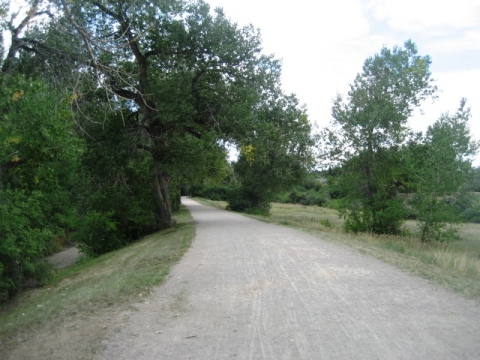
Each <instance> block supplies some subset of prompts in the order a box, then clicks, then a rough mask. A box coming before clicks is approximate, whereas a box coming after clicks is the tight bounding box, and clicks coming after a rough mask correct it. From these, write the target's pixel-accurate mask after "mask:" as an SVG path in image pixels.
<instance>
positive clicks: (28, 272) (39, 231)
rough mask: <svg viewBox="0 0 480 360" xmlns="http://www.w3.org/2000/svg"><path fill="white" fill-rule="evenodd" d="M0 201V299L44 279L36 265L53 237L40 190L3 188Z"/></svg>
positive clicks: (39, 267) (41, 271)
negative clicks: (28, 190)
mask: <svg viewBox="0 0 480 360" xmlns="http://www.w3.org/2000/svg"><path fill="white" fill-rule="evenodd" d="M1 195H2V203H1V205H0V238H1V239H2V241H1V242H0V301H3V300H5V299H7V298H11V297H12V296H13V295H15V294H16V293H17V292H18V291H19V290H20V289H22V288H26V287H30V286H35V285H36V284H40V283H42V282H43V281H44V275H47V272H45V271H43V270H42V267H41V266H38V259H39V258H40V257H41V256H43V254H44V252H45V246H46V243H47V242H48V241H49V240H50V239H51V238H52V237H53V235H54V234H53V233H52V231H51V229H49V228H48V226H47V219H46V217H45V215H44V213H43V211H42V207H41V202H42V201H43V200H44V196H43V194H42V193H41V192H33V193H31V194H27V193H26V192H25V191H12V190H4V191H3V192H2V194H1Z"/></svg>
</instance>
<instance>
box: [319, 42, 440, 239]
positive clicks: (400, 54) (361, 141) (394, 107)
mask: <svg viewBox="0 0 480 360" xmlns="http://www.w3.org/2000/svg"><path fill="white" fill-rule="evenodd" d="M430 62H431V61H430V58H429V57H428V56H420V55H418V54H417V48H416V46H415V44H414V43H413V42H411V41H407V42H405V44H404V48H400V47H394V48H393V49H392V50H390V49H388V48H385V47H384V48H383V49H382V50H381V51H380V53H379V54H376V55H375V56H373V57H370V58H368V59H367V60H366V61H365V63H364V65H363V72H362V73H361V74H358V75H357V77H356V78H355V81H354V83H353V84H352V85H351V86H350V91H349V93H348V98H347V100H346V101H344V99H343V98H342V96H340V95H339V96H338V97H337V98H336V100H335V101H334V105H333V108H332V115H333V121H332V122H331V124H330V126H329V128H328V129H327V130H325V132H324V140H325V144H326V152H325V157H328V159H329V160H330V161H333V162H336V164H337V165H340V166H342V171H341V172H340V176H341V179H340V180H339V181H338V184H337V185H339V186H340V188H339V189H340V190H341V191H342V192H343V193H344V195H345V197H344V201H343V208H342V210H343V211H342V215H343V216H345V218H346V220H347V221H346V227H347V230H353V231H368V232H373V233H397V232H398V231H399V225H400V224H401V222H402V220H403V211H402V203H401V201H400V200H399V199H397V198H396V193H397V189H396V186H397V185H399V184H401V182H400V181H398V180H399V179H398V177H399V175H400V174H399V164H400V162H399V157H398V150H397V149H398V147H399V146H400V145H401V144H402V143H404V142H405V141H406V139H407V138H408V136H409V133H410V131H409V129H408V127H407V120H408V118H409V116H410V115H411V114H412V112H413V110H414V109H415V108H416V107H417V106H419V104H420V102H421V101H422V100H424V99H425V98H427V97H430V96H432V95H433V93H434V92H435V90H436V87H435V86H433V85H432V80H431V78H430V71H429V67H430ZM400 173H401V171H400Z"/></svg>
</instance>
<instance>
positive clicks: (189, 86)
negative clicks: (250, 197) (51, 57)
mask: <svg viewBox="0 0 480 360" xmlns="http://www.w3.org/2000/svg"><path fill="white" fill-rule="evenodd" d="M58 4H59V7H60V8H61V9H62V10H63V12H64V14H65V19H66V20H67V23H68V26H70V28H71V29H72V32H74V33H75V34H76V36H77V38H78V41H79V43H81V44H82V46H83V48H84V49H85V55H86V57H85V58H83V59H82V62H81V64H80V62H79V63H78V64H80V65H77V68H78V69H79V71H80V73H82V74H85V77H84V79H90V85H89V86H90V88H91V89H92V92H95V93H96V94H98V89H99V88H101V89H102V90H103V94H100V95H99V96H100V98H97V99H96V102H98V101H99V99H101V101H103V103H104V105H106V106H109V108H110V109H111V110H115V111H121V112H123V113H124V114H126V116H134V117H135V119H136V126H135V128H133V129H131V135H132V142H134V143H135V146H136V148H137V149H139V150H143V151H146V152H147V153H148V154H150V156H151V159H152V169H151V172H152V178H153V181H152V182H153V191H154V198H155V204H156V217H157V223H158V226H159V227H165V226H170V225H171V224H172V217H171V207H170V198H169V189H170V181H171V178H172V175H173V174H172V172H174V171H175V166H176V167H180V166H188V158H187V157H186V156H185V157H183V158H182V160H183V163H179V162H178V158H175V157H173V156H172V154H177V153H178V152H179V150H178V149H176V148H175V146H176V144H178V143H180V142H179V141H177V139H178V138H180V137H184V136H187V135H188V136H193V137H196V138H199V139H200V138H204V137H207V138H216V139H226V140H231V139H234V138H238V137H242V136H243V135H242V134H243V133H244V132H245V129H249V128H250V125H251V121H253V112H252V110H253V109H254V107H255V106H257V105H258V103H259V101H260V100H261V95H262V94H264V93H265V92H268V91H270V89H272V88H274V87H275V85H276V84H277V82H278V81H279V74H280V68H279V65H278V62H277V61H275V60H273V59H272V58H271V57H269V56H264V55H262V54H261V43H260V37H259V34H258V32H257V31H256V30H255V29H254V28H253V27H251V26H250V27H245V28H239V27H238V26H237V25H236V24H233V23H231V22H230V20H229V19H227V18H226V17H225V15H224V14H223V12H222V11H220V10H217V11H216V12H215V13H214V14H212V12H211V10H210V7H209V6H208V5H207V4H206V3H204V2H201V1H199V2H195V3H185V2H183V1H180V0H177V1H165V0H156V1H140V0H138V1H131V0H130V1H125V0H111V1H92V0H90V1H82V2H70V1H67V0H61V1H59V2H58ZM62 30H64V29H62ZM85 81H86V80H83V82H79V83H80V84H83V87H79V88H78V89H74V92H75V96H74V98H75V102H76V104H77V105H78V106H79V111H78V113H77V114H82V115H84V114H85V113H86V112H85V111H84V109H82V107H88V106H91V102H92V101H91V94H90V95H89V94H87V93H86V91H85V89H86V88H87V87H86V86H85ZM84 99H90V101H88V103H87V102H86V101H84ZM94 117H95V116H93V117H92V118H94ZM119 126H122V124H121V123H119ZM174 158H175V159H176V162H175V164H172V159H174ZM174 165H175V166H174Z"/></svg>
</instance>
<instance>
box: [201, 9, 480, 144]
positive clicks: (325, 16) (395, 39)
mask: <svg viewBox="0 0 480 360" xmlns="http://www.w3.org/2000/svg"><path fill="white" fill-rule="evenodd" d="M207 1H208V2H209V3H210V4H211V5H218V6H223V7H224V10H225V13H226V15H227V16H229V17H230V18H232V20H233V21H235V22H238V23H239V24H241V25H246V24H248V23H253V25H254V26H256V27H259V28H260V29H261V32H262V38H263V44H264V49H265V52H267V53H275V56H276V57H277V58H282V59H283V87H284V89H285V91H287V92H294V93H296V94H297V96H298V98H299V99H300V101H301V102H302V103H306V105H307V108H308V110H309V115H310V118H311V120H315V121H316V122H317V123H318V124H319V125H320V126H325V125H327V123H328V121H329V120H330V117H331V115H330V111H331V106H332V99H333V98H334V97H335V95H336V93H338V92H340V93H343V94H345V93H346V92H347V91H348V85H349V84H351V83H352V82H353V80H354V78H355V76H356V74H357V73H358V72H360V71H361V70H362V65H363V62H364V60H365V59H366V58H367V57H369V56H372V55H374V54H375V53H378V52H379V51H380V49H381V48H382V46H387V47H392V46H394V45H400V46H401V45H403V42H404V41H405V40H407V39H412V40H413V41H414V42H415V43H416V44H417V46H418V48H419V53H420V55H427V54H428V55H430V56H431V58H432V61H433V62H432V68H431V69H432V75H433V77H434V78H436V79H438V86H439V87H440V88H441V89H442V90H443V93H441V94H440V98H439V100H438V102H437V103H436V104H434V105H428V104H425V105H424V106H423V108H424V110H425V115H424V116H419V117H418V116H417V117H415V118H414V119H413V120H412V122H411V123H412V125H413V126H414V127H416V128H418V130H425V129H426V127H427V126H428V125H430V124H431V123H433V122H434V121H435V120H437V119H438V116H439V115H440V114H441V113H442V112H445V111H450V112H454V111H456V109H457V108H458V105H459V101H460V98H461V97H466V98H467V99H468V104H469V105H470V106H471V108H472V115H473V116H472V133H474V134H475V136H476V138H477V139H480V97H479V96H478V91H477V90H476V89H477V87H478V84H480V0H456V1H455V2H452V1H439V0H436V1H434V0H403V1H399V0H338V1H329V2H314V1H311V0H297V1H295V2H280V1H276V0H256V1H253V0H244V1H238V0H207ZM477 123H478V125H477Z"/></svg>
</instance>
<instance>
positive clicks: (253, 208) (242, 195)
mask: <svg viewBox="0 0 480 360" xmlns="http://www.w3.org/2000/svg"><path fill="white" fill-rule="evenodd" d="M227 201H228V206H227V209H228V210H233V211H238V212H245V213H247V214H255V215H268V214H269V213H270V206H271V205H270V202H269V201H268V202H264V201H262V199H258V197H257V195H256V194H255V193H253V192H251V191H249V190H248V189H245V188H243V187H239V188H235V189H232V190H231V191H230V192H229V194H228V199H227Z"/></svg>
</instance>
